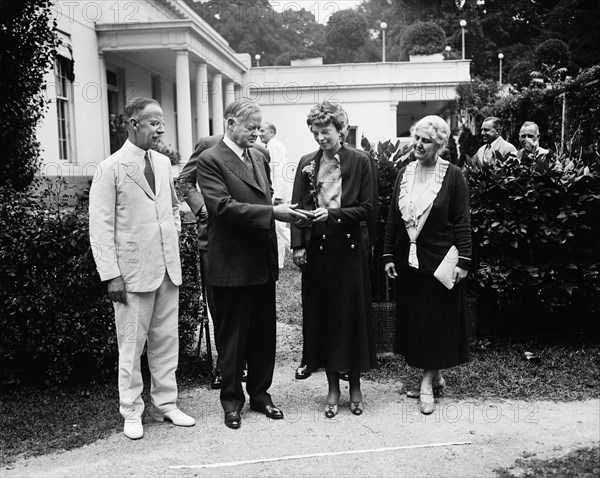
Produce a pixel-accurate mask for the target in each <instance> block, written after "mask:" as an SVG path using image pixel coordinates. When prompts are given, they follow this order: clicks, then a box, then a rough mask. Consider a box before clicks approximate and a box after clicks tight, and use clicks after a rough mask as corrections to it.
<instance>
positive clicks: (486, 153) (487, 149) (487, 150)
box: [483, 144, 493, 161]
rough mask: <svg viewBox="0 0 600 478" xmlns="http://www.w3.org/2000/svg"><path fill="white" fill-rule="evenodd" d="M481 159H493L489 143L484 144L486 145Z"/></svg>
mask: <svg viewBox="0 0 600 478" xmlns="http://www.w3.org/2000/svg"><path fill="white" fill-rule="evenodd" d="M483 159H484V160H485V161H491V160H492V159H493V156H492V146H491V145H489V144H486V146H485V151H484V152H483Z"/></svg>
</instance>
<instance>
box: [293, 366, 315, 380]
mask: <svg viewBox="0 0 600 478" xmlns="http://www.w3.org/2000/svg"><path fill="white" fill-rule="evenodd" d="M311 375H312V372H310V371H309V370H308V367H307V366H306V365H300V367H298V368H297V369H296V378H297V379H298V380H304V379H305V378H308V377H310V376H311Z"/></svg>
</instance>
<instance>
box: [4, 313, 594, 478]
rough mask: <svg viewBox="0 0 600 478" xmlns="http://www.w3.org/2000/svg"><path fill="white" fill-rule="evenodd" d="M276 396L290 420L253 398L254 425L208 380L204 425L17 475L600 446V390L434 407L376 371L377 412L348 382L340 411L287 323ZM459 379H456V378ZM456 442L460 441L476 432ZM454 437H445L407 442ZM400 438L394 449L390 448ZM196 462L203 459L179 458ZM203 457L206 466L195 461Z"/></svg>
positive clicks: (352, 466)
mask: <svg viewBox="0 0 600 478" xmlns="http://www.w3.org/2000/svg"><path fill="white" fill-rule="evenodd" d="M278 337H279V350H278V362H277V367H276V370H275V380H274V383H273V386H272V388H271V392H272V395H273V398H274V401H275V403H276V404H277V405H279V406H280V407H281V408H282V409H283V410H284V413H285V419H284V420H283V421H272V420H268V419H267V418H266V417H264V416H263V415H260V414H258V413H255V412H253V411H250V410H249V409H248V407H247V405H246V408H245V409H244V411H243V414H242V418H243V421H242V427H241V428H240V429H239V430H230V429H228V428H226V427H225V426H224V425H223V423H222V413H221V410H220V406H219V402H218V392H216V391H214V390H210V389H208V388H202V389H196V390H189V391H186V392H184V393H182V394H181V396H180V406H181V408H182V409H183V410H185V411H186V412H188V413H190V414H191V415H193V416H194V417H196V420H197V425H196V426H195V427H193V428H177V427H173V426H171V425H168V424H164V423H155V422H147V423H145V427H144V428H145V436H144V438H143V439H142V440H139V441H131V440H128V439H127V438H126V437H125V436H124V435H123V434H121V433H118V434H115V435H114V436H111V437H109V438H107V439H103V440H100V441H98V442H96V443H94V444H93V445H90V446H86V447H83V448H80V449H77V450H72V451H68V452H64V453H60V454H52V455H46V456H42V457H37V458H29V459H26V460H18V461H17V462H16V463H15V464H14V465H13V466H11V469H3V470H2V471H1V473H0V474H1V475H2V476H3V477H13V476H28V477H29V476H31V477H33V476H61V477H62V476H72V477H81V476H140V477H142V476H143V477H146V476H198V477H208V476H211V477H212V476H218V477H220V476H236V477H237V476H240V477H247V476H400V477H402V476H407V477H408V476H410V477H414V476H432V477H433V476H444V477H450V476H457V477H458V476H460V477H467V476H478V477H479V476H494V473H493V469H495V468H499V467H507V466H511V465H512V464H513V463H514V461H515V460H516V459H517V458H519V457H523V456H525V457H531V456H535V457H536V458H547V457H555V456H561V455H564V454H566V453H568V452H569V451H571V450H572V449H574V448H578V447H581V446H597V445H598V434H599V430H600V401H599V400H589V401H585V402H571V403H554V402H515V401H502V402H493V403H492V402H475V401H451V400H449V399H443V398H442V399H441V400H440V402H439V404H438V407H437V411H436V413H434V414H433V415H430V416H429V417H425V416H423V415H421V414H420V413H419V411H418V408H417V401H415V400H410V399H407V398H406V397H404V396H403V395H400V394H399V393H398V389H399V385H398V384H381V383H376V382H371V381H365V382H364V385H363V394H364V398H365V402H366V411H365V413H364V414H363V415H362V416H360V417H356V416H354V415H352V414H351V413H350V411H349V410H348V405H349V401H348V400H349V398H348V391H347V387H346V389H345V390H343V391H342V400H341V402H340V405H341V408H340V412H339V414H338V416H337V417H336V418H335V419H333V420H327V419H326V418H325V417H324V416H323V407H324V398H325V394H326V390H327V386H326V378H325V374H324V373H323V372H319V373H317V374H315V375H313V376H312V377H311V378H309V379H308V380H304V381H302V382H300V381H297V380H295V379H294V378H293V372H294V367H295V366H296V360H297V359H298V356H299V351H298V349H297V348H298V345H297V344H299V343H300V330H299V328H298V327H294V326H289V325H284V324H280V325H279V329H278ZM450 386H451V385H450ZM464 442H469V444H462V445H458V444H457V445H448V443H464ZM431 444H445V445H442V446H438V447H433V448H400V449H390V448H396V447H414V446H420V445H431ZM382 449H388V450H382ZM358 450H370V451H368V452H365V453H354V454H341V455H333V456H331V455H325V456H317V457H308V458H298V459H291V460H285V461H271V462H263V463H256V464H244V465H239V466H227V467H216V468H198V467H197V466H198V465H206V464H215V463H231V462H236V461H243V460H257V459H271V458H281V457H286V456H293V455H308V454H323V453H335V452H352V451H358ZM180 466H191V467H192V468H177V467H180ZM194 466H196V467H194Z"/></svg>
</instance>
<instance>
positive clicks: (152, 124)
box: [136, 119, 167, 128]
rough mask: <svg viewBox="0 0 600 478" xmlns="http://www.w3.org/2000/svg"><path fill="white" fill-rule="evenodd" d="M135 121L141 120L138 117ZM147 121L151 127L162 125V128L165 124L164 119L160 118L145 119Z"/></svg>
mask: <svg viewBox="0 0 600 478" xmlns="http://www.w3.org/2000/svg"><path fill="white" fill-rule="evenodd" d="M136 121H137V122H139V123H141V122H142V120H140V119H136ZM147 123H148V124H149V125H150V126H152V127H153V128H158V127H159V126H162V127H163V128H164V127H165V125H166V124H167V123H165V122H164V121H161V120H153V121H147Z"/></svg>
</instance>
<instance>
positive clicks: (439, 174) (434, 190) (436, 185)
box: [398, 157, 450, 269]
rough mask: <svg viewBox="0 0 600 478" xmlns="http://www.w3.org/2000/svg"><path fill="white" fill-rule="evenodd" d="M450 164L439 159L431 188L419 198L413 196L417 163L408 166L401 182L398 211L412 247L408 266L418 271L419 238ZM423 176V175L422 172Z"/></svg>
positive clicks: (430, 183) (409, 252) (431, 181)
mask: <svg viewBox="0 0 600 478" xmlns="http://www.w3.org/2000/svg"><path fill="white" fill-rule="evenodd" d="M449 164H450V163H449V162H448V161H446V160H444V159H442V158H439V157H438V158H437V160H436V164H435V168H434V170H433V178H431V180H430V181H429V185H428V186H429V187H427V189H425V190H424V191H423V192H422V193H421V194H419V196H413V187H414V184H415V178H416V176H417V173H418V171H417V161H413V162H412V163H409V164H408V165H407V166H406V169H405V171H404V176H403V177H402V180H401V182H400V194H399V197H398V209H399V210H400V213H401V214H402V219H403V220H404V224H405V226H406V232H407V233H408V237H409V239H410V247H409V250H408V265H409V266H410V267H414V268H416V269H418V268H419V259H418V258H417V237H419V234H420V232H421V229H423V225H424V224H425V221H427V217H428V216H429V212H430V211H431V206H432V204H433V201H434V200H435V198H436V197H437V195H438V193H439V192H440V189H441V188H442V183H443V182H444V177H445V176H446V171H448V165H449ZM421 174H423V173H422V172H421Z"/></svg>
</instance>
